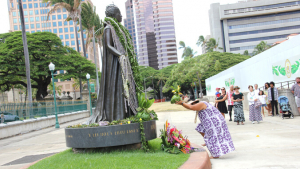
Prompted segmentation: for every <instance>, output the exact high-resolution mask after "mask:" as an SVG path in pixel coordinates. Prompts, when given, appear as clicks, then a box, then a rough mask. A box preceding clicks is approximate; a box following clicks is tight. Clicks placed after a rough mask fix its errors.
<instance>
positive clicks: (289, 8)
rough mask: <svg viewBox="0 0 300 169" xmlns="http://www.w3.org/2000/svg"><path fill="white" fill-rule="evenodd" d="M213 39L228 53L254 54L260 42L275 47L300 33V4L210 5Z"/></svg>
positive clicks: (276, 0)
mask: <svg viewBox="0 0 300 169" xmlns="http://www.w3.org/2000/svg"><path fill="white" fill-rule="evenodd" d="M209 20H210V33H211V34H210V35H211V37H212V38H215V39H216V40H218V39H219V44H220V45H219V46H220V47H222V48H224V51H225V52H232V53H244V51H245V50H248V52H249V53H252V52H253V50H254V47H255V46H256V45H257V44H259V43H260V42H261V41H266V42H267V44H269V45H272V44H273V43H275V42H277V41H282V40H284V39H286V37H287V36H289V35H290V34H294V33H300V29H299V28H300V1H299V0H257V1H254V0H248V1H240V2H238V3H235V4H227V5H220V4H219V3H214V4H211V6H210V10H209Z"/></svg>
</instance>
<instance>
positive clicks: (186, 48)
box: [178, 41, 197, 58]
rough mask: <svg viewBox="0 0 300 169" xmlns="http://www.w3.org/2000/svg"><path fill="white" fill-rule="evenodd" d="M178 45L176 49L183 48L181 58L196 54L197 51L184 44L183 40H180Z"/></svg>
mask: <svg viewBox="0 0 300 169" xmlns="http://www.w3.org/2000/svg"><path fill="white" fill-rule="evenodd" d="M179 45H180V47H179V48H178V49H183V53H182V58H185V57H191V58H192V57H194V56H195V55H196V53H197V52H194V50H193V49H192V48H191V47H189V46H186V45H185V43H184V42H183V41H180V42H179Z"/></svg>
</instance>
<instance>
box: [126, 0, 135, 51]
mask: <svg viewBox="0 0 300 169" xmlns="http://www.w3.org/2000/svg"><path fill="white" fill-rule="evenodd" d="M125 8H126V19H124V26H125V27H126V28H127V29H128V31H129V33H130V35H131V37H132V43H133V46H134V52H135V53H136V54H137V46H136V35H135V26H134V25H135V20H134V11H133V4H132V0H127V1H126V2H125Z"/></svg>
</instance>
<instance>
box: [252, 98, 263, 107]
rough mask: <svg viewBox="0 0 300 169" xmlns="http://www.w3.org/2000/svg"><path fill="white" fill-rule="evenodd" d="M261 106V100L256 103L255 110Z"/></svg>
mask: <svg viewBox="0 0 300 169" xmlns="http://www.w3.org/2000/svg"><path fill="white" fill-rule="evenodd" d="M261 105H262V104H261V102H260V101H259V100H257V101H255V102H254V106H255V108H258V107H260V106H261Z"/></svg>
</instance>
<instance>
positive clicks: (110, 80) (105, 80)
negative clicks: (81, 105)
mask: <svg viewBox="0 0 300 169" xmlns="http://www.w3.org/2000/svg"><path fill="white" fill-rule="evenodd" d="M105 14H106V17H109V18H110V19H111V21H112V22H115V21H114V19H116V20H117V21H118V22H121V21H122V15H121V12H120V10H119V8H118V7H117V6H115V5H109V6H107V7H106V11H105ZM104 26H105V28H104V35H103V39H104V42H103V59H102V75H101V84H100V91H99V98H98V100H97V106H96V111H95V112H94V113H93V115H92V116H91V118H90V119H89V121H88V123H95V122H96V123H98V122H99V121H110V122H111V121H114V120H122V119H125V118H127V117H129V116H131V115H133V113H136V108H137V100H136V94H135V86H134V85H131V86H130V84H132V83H128V78H126V77H129V76H128V74H129V75H130V73H131V74H132V72H131V67H130V63H129V65H128V64H127V63H128V62H127V61H128V57H127V58H126V56H127V55H126V53H127V52H128V51H126V50H125V49H124V47H123V46H122V44H121V42H120V39H119V37H118V35H117V33H116V30H115V28H116V27H115V28H114V27H113V25H112V23H110V22H105V25H104ZM118 30H119V29H118ZM120 30H121V29H120ZM120 30H119V31H120ZM122 33H123V34H124V32H122ZM124 35H125V34H124ZM125 39H126V37H125ZM122 58H123V59H122ZM123 60H125V62H123ZM124 65H125V66H124ZM127 68H129V69H130V71H127V70H128V69H127ZM129 80H131V82H132V81H133V82H134V79H130V78H129ZM124 81H125V83H123V82H124ZM124 84H125V85H124ZM127 84H128V85H127ZM130 89H131V90H130ZM128 90H130V91H131V92H129V91H128ZM129 93H131V95H130V94H129Z"/></svg>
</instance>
